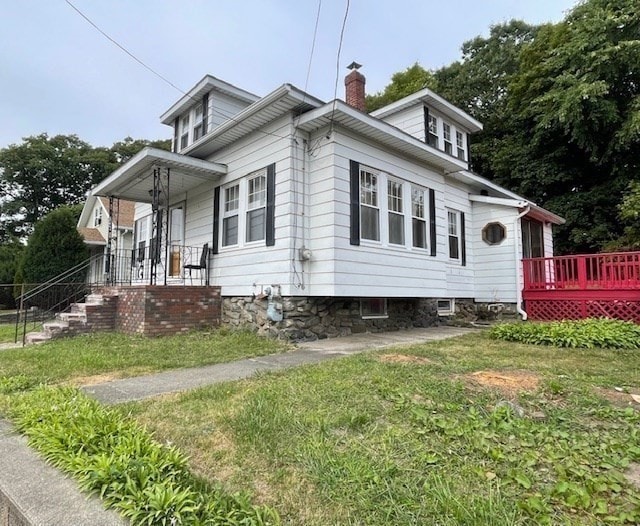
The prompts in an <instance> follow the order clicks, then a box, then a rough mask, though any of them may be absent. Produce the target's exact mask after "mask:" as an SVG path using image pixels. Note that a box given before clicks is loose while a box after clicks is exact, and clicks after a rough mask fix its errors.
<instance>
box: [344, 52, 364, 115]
mask: <svg viewBox="0 0 640 526" xmlns="http://www.w3.org/2000/svg"><path fill="white" fill-rule="evenodd" d="M361 67H362V66H361V65H360V64H358V63H357V62H352V63H351V64H349V65H348V66H347V69H350V70H351V73H349V74H348V75H347V76H346V77H345V79H344V85H345V95H346V96H345V99H346V101H347V104H348V105H349V106H352V107H354V108H355V109H357V110H360V111H365V101H364V93H365V92H364V86H365V78H364V75H363V74H362V73H360V72H359V71H358V70H359V69H360V68H361Z"/></svg>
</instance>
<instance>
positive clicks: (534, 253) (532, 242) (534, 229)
mask: <svg viewBox="0 0 640 526" xmlns="http://www.w3.org/2000/svg"><path fill="white" fill-rule="evenodd" d="M522 257H523V258H542V257H544V243H543V241H542V223H539V222H538V221H533V220H532V219H524V218H523V219H522Z"/></svg>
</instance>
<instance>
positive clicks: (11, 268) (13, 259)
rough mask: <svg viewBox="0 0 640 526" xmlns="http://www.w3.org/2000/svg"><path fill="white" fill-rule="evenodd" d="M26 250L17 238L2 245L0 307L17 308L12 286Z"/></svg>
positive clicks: (0, 258) (0, 253) (0, 248)
mask: <svg viewBox="0 0 640 526" xmlns="http://www.w3.org/2000/svg"><path fill="white" fill-rule="evenodd" d="M24 248H25V247H24V245H23V244H22V243H20V242H19V241H18V240H17V239H15V238H14V239H11V240H9V241H8V242H6V243H3V244H1V245H0V305H4V306H5V307H8V308H13V307H14V306H15V301H14V297H13V287H12V286H10V285H12V284H13V280H14V278H15V275H16V271H17V270H18V264H19V262H20V258H21V257H22V253H23V251H24Z"/></svg>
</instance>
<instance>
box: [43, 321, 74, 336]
mask: <svg viewBox="0 0 640 526" xmlns="http://www.w3.org/2000/svg"><path fill="white" fill-rule="evenodd" d="M42 329H43V332H46V333H48V334H50V335H51V337H52V338H55V337H56V336H58V335H60V334H62V333H65V332H67V331H68V330H69V324H68V323H67V322H66V321H62V320H57V321H48V322H45V323H43V324H42Z"/></svg>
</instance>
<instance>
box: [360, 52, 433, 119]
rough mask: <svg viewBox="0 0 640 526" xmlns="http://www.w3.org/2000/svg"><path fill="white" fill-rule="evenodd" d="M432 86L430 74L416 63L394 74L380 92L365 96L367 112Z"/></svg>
mask: <svg viewBox="0 0 640 526" xmlns="http://www.w3.org/2000/svg"><path fill="white" fill-rule="evenodd" d="M434 85H435V81H434V79H433V75H432V74H431V72H429V71H428V70H426V69H424V68H423V67H422V66H421V65H420V64H418V63H417V62H416V63H415V64H414V65H413V66H409V67H408V68H407V69H405V70H404V71H399V72H398V73H394V74H393V76H392V77H391V82H390V83H389V84H388V85H387V86H386V87H385V88H384V89H383V90H382V91H380V92H378V93H374V94H373V95H367V97H366V100H365V102H366V106H367V111H374V110H377V109H378V108H382V107H383V106H386V105H387V104H391V103H392V102H394V101H396V100H399V99H401V98H403V97H406V96H407V95H411V94H412V93H415V92H416V91H420V90H421V89H423V88H432V87H433V86H434Z"/></svg>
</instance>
